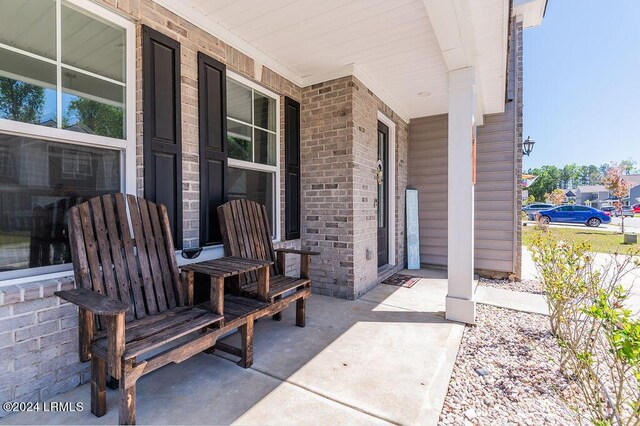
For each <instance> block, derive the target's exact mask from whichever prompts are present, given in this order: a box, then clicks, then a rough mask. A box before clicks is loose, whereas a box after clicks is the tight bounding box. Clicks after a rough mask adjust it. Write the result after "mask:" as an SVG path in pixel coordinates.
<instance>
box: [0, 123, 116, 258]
mask: <svg viewBox="0 0 640 426" xmlns="http://www.w3.org/2000/svg"><path fill="white" fill-rule="evenodd" d="M120 176H121V175H120V153H119V151H116V150H108V149H102V148H93V147H86V146H80V145H70V144H64V143H56V142H49V141H45V140H40V139H32V138H26V137H20V136H9V135H0V271H9V270H16V269H24V268H34V267H40V266H50V265H59V264H64V263H69V262H71V254H70V250H69V235H68V230H67V210H68V209H69V208H70V207H72V206H73V205H75V204H78V203H80V202H82V201H86V200H87V199H89V198H92V197H94V196H97V195H102V194H106V193H113V192H118V191H119V190H120Z"/></svg>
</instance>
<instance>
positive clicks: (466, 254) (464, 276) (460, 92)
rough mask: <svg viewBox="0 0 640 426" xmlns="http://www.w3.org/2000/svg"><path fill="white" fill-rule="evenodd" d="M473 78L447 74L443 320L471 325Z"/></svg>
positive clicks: (468, 72) (468, 73)
mask: <svg viewBox="0 0 640 426" xmlns="http://www.w3.org/2000/svg"><path fill="white" fill-rule="evenodd" d="M475 105H476V98H475V74H474V69H473V68H472V67H469V68H462V69H457V70H454V71H449V149H448V153H449V171H448V175H449V179H448V182H449V184H448V191H449V193H448V205H449V212H448V214H449V218H448V222H449V223H448V234H447V236H448V253H447V254H448V265H447V267H448V278H449V288H448V294H447V301H446V318H447V319H448V320H452V321H460V322H465V323H468V324H473V323H475V320H476V304H475V301H474V292H475V288H474V281H473V274H474V273H473V258H474V252H473V251H474V239H473V222H474V220H473V217H474V213H473V211H474V194H473V189H474V188H473V176H472V170H473V165H472V162H473V146H472V140H473V137H474V135H475V119H474V113H475Z"/></svg>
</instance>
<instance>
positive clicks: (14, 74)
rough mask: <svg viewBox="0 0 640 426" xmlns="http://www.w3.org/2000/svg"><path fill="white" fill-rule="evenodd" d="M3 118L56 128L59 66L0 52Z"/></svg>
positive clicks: (13, 53)
mask: <svg viewBox="0 0 640 426" xmlns="http://www.w3.org/2000/svg"><path fill="white" fill-rule="evenodd" d="M0 118H4V119H7V120H14V121H20V122H23V123H32V124H41V125H44V126H49V127H56V66H55V65H53V64H50V63H47V62H44V61H40V60H38V59H33V58H30V57H28V56H24V55H21V54H19V53H15V52H12V51H9V50H5V49H0Z"/></svg>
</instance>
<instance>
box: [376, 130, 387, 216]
mask: <svg viewBox="0 0 640 426" xmlns="http://www.w3.org/2000/svg"><path fill="white" fill-rule="evenodd" d="M386 145H387V141H386V135H385V134H384V133H383V132H380V131H379V132H378V164H377V168H376V179H377V182H378V228H384V227H385V224H386V222H387V221H386V208H385V205H386V201H387V200H386V191H385V179H386V176H385V162H386V158H385V157H386V155H385V152H386Z"/></svg>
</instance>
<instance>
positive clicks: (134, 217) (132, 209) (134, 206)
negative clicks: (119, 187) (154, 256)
mask: <svg viewBox="0 0 640 426" xmlns="http://www.w3.org/2000/svg"><path fill="white" fill-rule="evenodd" d="M127 201H128V203H127V204H128V205H129V214H130V215H131V227H132V228H133V237H134V241H133V242H134V248H135V249H136V255H137V258H138V263H139V264H140V274H141V279H142V288H143V289H144V299H145V302H146V305H147V312H148V313H149V314H150V315H153V314H155V313H157V312H158V305H157V303H156V295H155V290H154V288H153V278H152V276H151V268H150V266H149V256H148V255H147V245H146V243H145V238H144V231H143V230H142V220H141V219H140V210H139V209H138V203H137V200H136V197H134V196H132V195H127Z"/></svg>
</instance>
